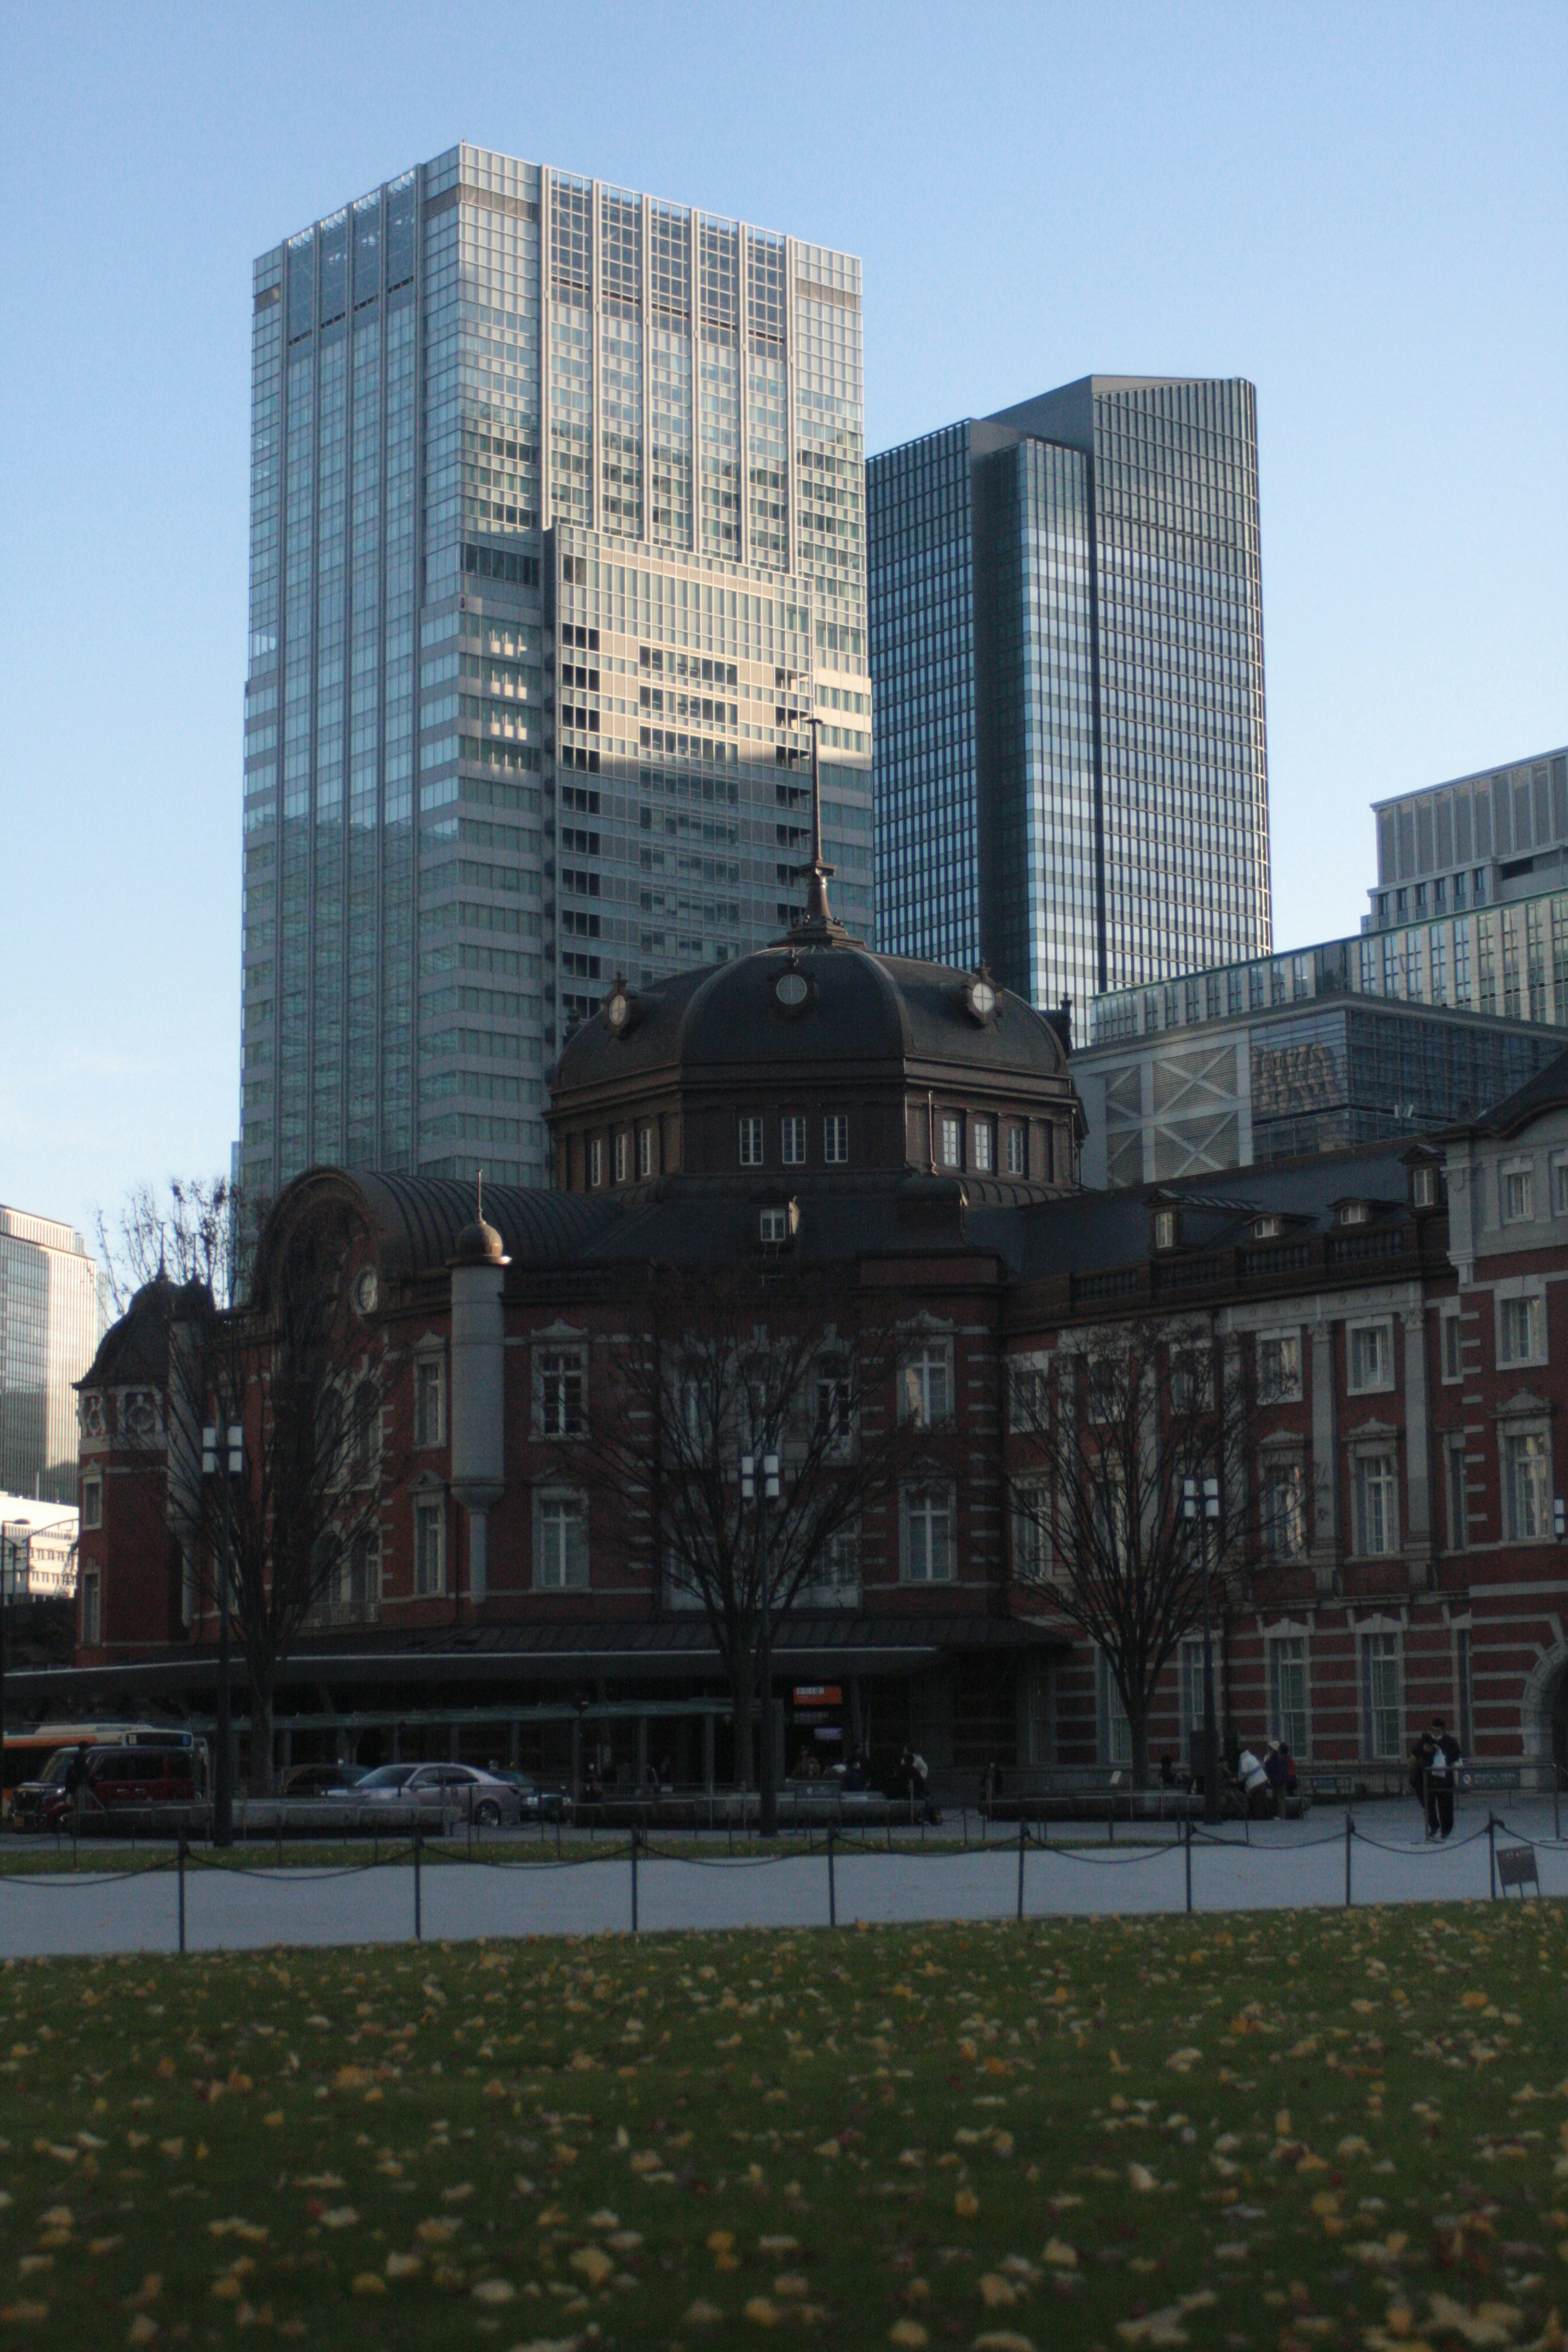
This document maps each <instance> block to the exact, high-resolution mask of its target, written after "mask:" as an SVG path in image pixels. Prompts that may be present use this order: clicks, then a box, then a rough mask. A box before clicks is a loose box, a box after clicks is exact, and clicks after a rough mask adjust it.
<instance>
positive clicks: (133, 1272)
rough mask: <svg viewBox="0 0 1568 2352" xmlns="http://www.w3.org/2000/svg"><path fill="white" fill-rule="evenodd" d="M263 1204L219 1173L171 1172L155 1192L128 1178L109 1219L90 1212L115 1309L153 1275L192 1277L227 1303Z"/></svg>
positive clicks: (181, 1282) (181, 1280) (181, 1281)
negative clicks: (114, 1213) (117, 1208)
mask: <svg viewBox="0 0 1568 2352" xmlns="http://www.w3.org/2000/svg"><path fill="white" fill-rule="evenodd" d="M263 1214H264V1211H263V1208H262V1205H261V1204H260V1203H259V1202H252V1201H251V1200H250V1198H249V1196H248V1195H246V1194H242V1193H241V1192H239V1191H238V1190H237V1187H235V1186H234V1185H232V1184H231V1183H230V1182H229V1180H228V1178H227V1177H226V1176H171V1177H170V1178H169V1179H168V1180H167V1181H166V1182H165V1184H164V1185H163V1190H162V1191H161V1192H160V1190H159V1189H158V1187H157V1186H156V1185H153V1184H149V1183H141V1184H135V1185H132V1189H131V1191H130V1192H128V1193H127V1194H126V1196H125V1199H124V1200H123V1202H121V1207H120V1211H119V1213H118V1214H117V1216H116V1217H115V1219H114V1222H113V1223H112V1224H110V1222H109V1220H108V1219H107V1218H106V1216H105V1215H104V1213H103V1211H102V1210H101V1209H100V1210H99V1211H98V1212H97V1219H96V1229H97V1234H98V1255H99V1264H100V1266H101V1268H102V1270H103V1276H104V1280H105V1282H106V1283H107V1285H108V1288H109V1294H110V1300H111V1301H112V1304H113V1307H114V1311H115V1313H116V1315H123V1314H124V1312H125V1310H126V1308H127V1307H129V1306H130V1304H131V1301H132V1298H133V1297H134V1296H135V1294H136V1292H137V1291H139V1290H141V1289H142V1288H144V1287H145V1286H146V1285H147V1284H148V1283H150V1282H154V1281H156V1280H157V1279H158V1277H159V1276H164V1277H166V1278H167V1279H168V1280H169V1281H171V1282H174V1283H175V1284H176V1285H178V1286H180V1287H181V1288H184V1286H186V1285H187V1284H189V1283H193V1282H195V1283H200V1284H201V1285H202V1286H204V1287H205V1289H206V1290H207V1292H208V1293H209V1294H210V1296H211V1297H212V1298H213V1300H214V1301H215V1303H216V1305H217V1306H218V1307H227V1306H229V1305H231V1304H232V1303H233V1300H234V1298H235V1297H236V1295H237V1291H238V1288H239V1277H240V1274H241V1271H242V1269H243V1268H244V1267H246V1266H247V1265H248V1264H249V1262H250V1258H251V1256H252V1255H253V1253H254V1244H255V1239H256V1235H257V1234H258V1231H259V1229H260V1223H261V1219H262V1216H263Z"/></svg>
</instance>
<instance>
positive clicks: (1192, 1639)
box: [1176, 1633, 1217, 1759]
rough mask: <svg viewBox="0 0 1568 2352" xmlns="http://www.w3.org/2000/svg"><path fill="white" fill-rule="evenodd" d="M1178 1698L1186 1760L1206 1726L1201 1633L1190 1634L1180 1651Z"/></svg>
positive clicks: (1181, 1644) (1178, 1654)
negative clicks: (1197, 1736) (1197, 1733)
mask: <svg viewBox="0 0 1568 2352" xmlns="http://www.w3.org/2000/svg"><path fill="white" fill-rule="evenodd" d="M1176 1696H1177V1702H1178V1706H1179V1710H1180V1714H1181V1722H1182V1755H1183V1758H1184V1759H1185V1758H1187V1757H1188V1756H1190V1755H1191V1753H1192V1741H1193V1734H1194V1731H1201V1730H1202V1729H1203V1727H1204V1641H1203V1635H1202V1634H1201V1633H1189V1634H1187V1635H1186V1637H1185V1638H1184V1640H1183V1642H1182V1643H1180V1644H1179V1646H1178V1648H1177V1651H1176ZM1216 1696H1217V1694H1216Z"/></svg>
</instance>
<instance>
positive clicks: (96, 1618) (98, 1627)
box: [81, 1568, 103, 1650]
mask: <svg viewBox="0 0 1568 2352" xmlns="http://www.w3.org/2000/svg"><path fill="white" fill-rule="evenodd" d="M81 1638H82V1646H83V1647H84V1649H89V1650H95V1649H96V1648H97V1647H98V1645H99V1643H100V1641H101V1640H102V1638H103V1579H102V1577H101V1575H100V1572H99V1570H97V1569H96V1568H84V1569H83V1570H82V1572H81Z"/></svg>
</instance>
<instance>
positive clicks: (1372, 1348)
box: [1349, 1323, 1394, 1396]
mask: <svg viewBox="0 0 1568 2352" xmlns="http://www.w3.org/2000/svg"><path fill="white" fill-rule="evenodd" d="M1349 1341H1350V1389H1351V1394H1352V1396H1364V1395H1365V1394H1366V1392H1367V1391H1368V1390H1369V1389H1391V1388H1392V1387H1393V1386H1394V1334H1393V1331H1392V1329H1391V1328H1390V1326H1389V1325H1388V1324H1386V1323H1352V1325H1351V1328H1350V1333H1349Z"/></svg>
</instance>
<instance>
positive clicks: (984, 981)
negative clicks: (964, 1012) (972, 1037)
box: [963, 966, 997, 1022]
mask: <svg viewBox="0 0 1568 2352" xmlns="http://www.w3.org/2000/svg"><path fill="white" fill-rule="evenodd" d="M963 1001H964V1003H965V1004H966V1005H967V1006H968V1007H969V1011H970V1013H971V1014H972V1016H973V1019H974V1020H976V1021H982V1022H984V1021H994V1019H995V1017H996V1003H997V997H996V983H995V982H994V980H993V979H992V977H991V975H990V973H989V972H988V971H985V969H984V966H982V968H981V970H980V971H978V972H976V974H975V976H974V978H973V980H972V981H971V982H970V983H969V985H968V987H967V988H966V989H965V990H964V992H963Z"/></svg>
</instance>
